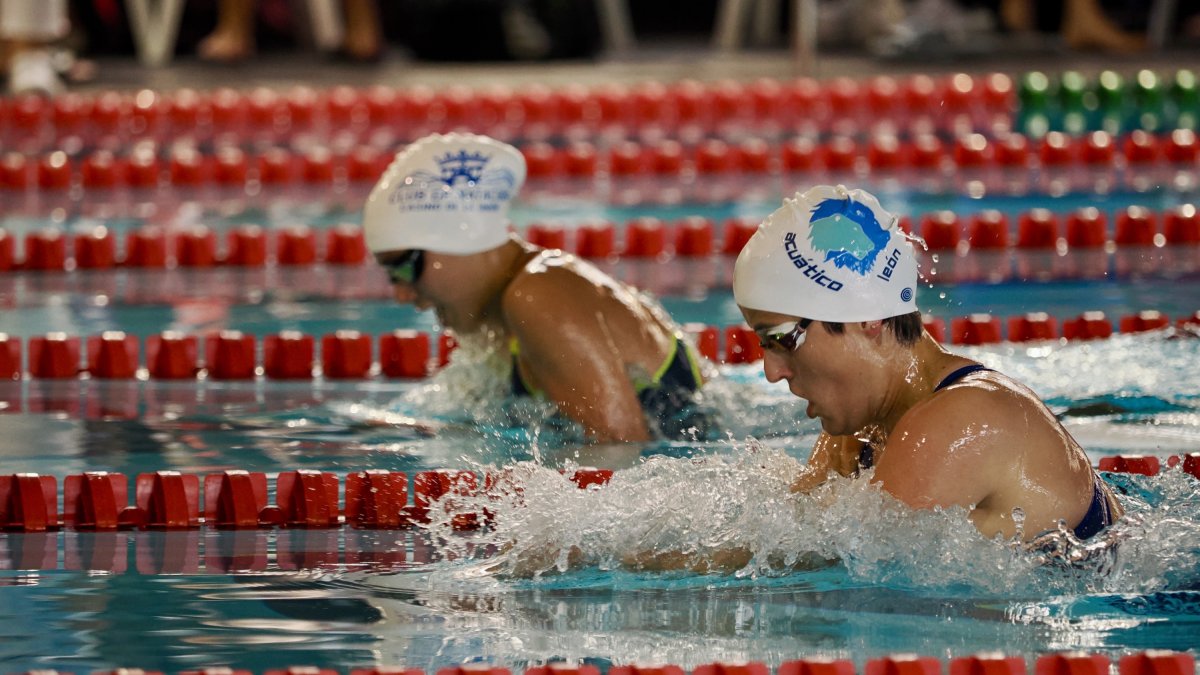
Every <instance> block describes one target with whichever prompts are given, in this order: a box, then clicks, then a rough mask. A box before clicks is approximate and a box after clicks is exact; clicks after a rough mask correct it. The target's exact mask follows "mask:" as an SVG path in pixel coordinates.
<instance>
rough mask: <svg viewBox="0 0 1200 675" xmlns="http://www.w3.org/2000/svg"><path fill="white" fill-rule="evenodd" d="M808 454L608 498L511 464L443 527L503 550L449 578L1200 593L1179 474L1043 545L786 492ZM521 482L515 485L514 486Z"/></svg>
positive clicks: (1199, 501)
mask: <svg viewBox="0 0 1200 675" xmlns="http://www.w3.org/2000/svg"><path fill="white" fill-rule="evenodd" d="M797 467H798V462H797V460H796V459H794V458H792V457H790V456H788V455H786V454H784V453H782V452H780V451H777V450H772V449H769V448H765V447H761V446H756V445H750V446H748V447H745V448H744V449H742V451H741V452H740V453H737V454H733V455H729V456H715V455H714V456H706V457H693V458H690V459H678V458H665V457H652V458H647V459H645V460H644V461H643V462H641V463H640V464H639V465H638V466H636V467H633V468H630V469H626V470H622V471H618V472H616V474H615V475H614V477H613V480H612V482H611V483H610V484H609V485H607V486H605V487H602V488H592V489H589V490H579V489H578V488H577V487H576V486H575V485H574V484H573V483H571V482H570V481H569V480H567V478H565V477H564V475H563V474H562V473H560V472H559V471H555V470H551V469H546V468H544V467H541V466H538V465H535V464H532V463H522V464H518V465H514V466H509V467H506V468H505V469H503V470H501V471H500V473H501V475H502V476H503V480H502V481H501V488H500V489H498V490H496V491H493V492H492V493H491V494H489V495H486V496H482V497H476V498H466V497H457V498H453V499H449V500H447V502H446V503H444V504H443V505H442V506H443V507H444V509H445V510H439V509H435V510H434V511H435V514H436V516H437V517H435V519H434V522H433V523H431V525H430V526H429V527H430V530H431V532H432V533H433V534H434V535H435V537H436V538H437V539H439V540H440V541H441V542H442V546H443V547H444V550H445V553H446V554H447V557H448V558H451V559H455V560H462V559H464V558H469V557H471V555H472V553H473V552H478V551H482V550H487V551H495V550H499V551H501V552H500V553H498V554H495V555H490V556H487V560H486V561H485V562H483V563H473V564H471V565H468V566H466V567H458V566H455V565H451V566H449V567H448V568H446V569H445V570H444V572H445V573H446V574H447V579H446V581H447V582H450V580H451V579H453V583H458V582H461V581H463V579H464V578H470V577H479V576H487V575H500V576H516V577H525V576H531V577H535V578H537V577H541V576H544V575H547V574H550V575H553V574H556V573H563V572H570V571H571V570H575V569H587V568H595V569H599V570H613V569H621V568H629V567H634V568H637V567H639V564H638V561H642V562H644V561H645V560H647V555H646V554H649V553H658V554H661V553H664V552H672V553H677V554H678V556H675V555H672V556H670V558H671V560H672V561H673V562H674V563H679V562H680V561H682V562H683V564H684V566H685V567H686V566H689V565H691V566H694V564H695V563H697V562H699V561H706V560H711V559H714V558H716V557H719V556H720V555H721V552H723V551H728V550H735V549H742V550H745V551H747V552H748V553H749V555H750V558H749V562H747V563H746V564H745V565H744V566H740V567H739V568H737V569H736V570H735V571H733V572H732V574H733V576H734V577H736V578H745V579H748V580H756V579H762V578H769V577H787V576H790V575H795V574H804V573H806V572H807V571H811V570H813V569H819V568H820V567H822V566H825V565H840V566H842V567H843V568H844V570H845V572H846V573H847V574H848V575H849V577H850V578H851V579H852V580H854V581H858V582H864V583H870V584H875V585H879V586H883V587H887V588H890V589H918V590H921V591H936V592H938V593H943V594H950V595H964V596H968V597H970V596H976V595H986V596H995V597H1017V598H1019V597H1029V596H1038V595H1041V594H1044V593H1047V592H1053V593H1058V594H1061V593H1096V592H1104V593H1151V592H1156V591H1162V590H1177V589H1181V588H1184V589H1186V588H1192V587H1194V586H1196V585H1197V584H1198V583H1200V572H1198V571H1197V570H1198V569H1200V567H1198V566H1200V489H1198V486H1200V484H1198V483H1197V481H1196V480H1195V479H1194V478H1192V477H1191V476H1188V475H1187V474H1184V473H1182V472H1181V471H1179V470H1176V469H1172V470H1169V471H1167V472H1165V473H1164V474H1163V475H1161V476H1159V477H1155V478H1146V479H1144V480H1137V481H1134V480H1133V479H1131V478H1130V477H1128V476H1119V477H1116V478H1115V479H1114V482H1116V483H1117V485H1118V488H1120V491H1121V492H1122V495H1121V500H1122V503H1123V504H1124V505H1125V507H1126V509H1127V514H1126V516H1125V517H1124V518H1123V519H1122V520H1121V521H1120V522H1119V523H1118V524H1117V525H1115V526H1114V527H1112V528H1110V529H1109V530H1108V531H1106V532H1105V533H1104V534H1102V535H1101V536H1098V537H1096V538H1093V539H1092V540H1088V541H1083V542H1081V541H1079V540H1078V539H1076V538H1075V537H1074V536H1073V534H1071V533H1070V532H1068V531H1067V530H1066V528H1063V530H1062V531H1059V532H1051V533H1046V534H1044V535H1043V536H1042V537H1040V538H1039V540H1038V542H1037V545H1036V546H1034V547H1027V546H1025V545H1023V544H1020V543H1019V542H1014V541H1004V540H1002V539H1000V538H997V539H987V538H985V537H983V536H982V535H980V534H979V533H978V531H977V530H975V528H974V526H973V525H972V524H971V522H970V521H969V520H968V518H967V515H968V514H967V512H966V510H964V509H959V508H953V509H947V510H935V511H917V510H912V509H909V508H906V507H905V506H903V505H902V504H900V503H899V502H897V501H896V500H894V499H893V498H891V497H890V496H888V495H887V494H885V493H883V492H881V491H880V490H878V489H877V488H876V486H874V485H873V484H871V483H870V481H869V480H867V479H866V478H865V477H864V478H860V479H857V480H851V479H839V480H834V481H832V482H830V483H829V484H828V485H826V486H824V487H822V488H821V489H819V490H817V491H815V492H813V493H811V494H807V495H797V494H792V493H790V492H789V490H788V485H789V483H790V479H791V476H792V475H794V473H795V471H796V470H797ZM505 486H507V489H506V488H505ZM485 508H486V509H487V510H488V511H489V512H491V513H492V514H494V526H493V527H492V528H491V529H488V530H485V531H482V532H480V533H478V534H477V535H475V536H463V535H462V534H461V533H453V532H452V531H451V529H450V519H451V516H452V515H453V514H455V513H463V512H480V511H481V510H483V509H485Z"/></svg>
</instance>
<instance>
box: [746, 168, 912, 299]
mask: <svg viewBox="0 0 1200 675" xmlns="http://www.w3.org/2000/svg"><path fill="white" fill-rule="evenodd" d="M916 284H917V262H916V256H915V254H914V253H913V248H912V244H911V243H910V242H909V241H908V239H907V238H906V237H905V236H904V234H903V233H901V232H900V231H899V228H897V227H896V218H895V216H893V215H892V214H891V213H888V212H887V211H886V210H884V208H883V207H882V206H880V205H879V202H878V200H876V199H875V197H874V196H872V195H870V194H868V193H866V192H864V191H862V190H847V189H846V188H845V187H843V186H841V185H838V186H836V187H833V186H828V185H821V186H817V187H814V188H812V189H810V190H809V191H808V192H805V193H803V194H801V193H797V194H796V195H795V196H794V197H792V198H791V199H785V200H784V202H783V206H782V207H780V208H779V209H778V210H776V211H775V212H774V213H772V214H771V215H770V216H767V218H766V220H764V221H763V223H762V224H761V225H759V228H758V231H757V232H755V233H754V236H752V237H751V238H750V241H749V242H747V243H746V246H745V248H743V249H742V252H741V254H740V255H739V256H738V259H737V263H736V264H735V265H734V276H733V293H734V297H735V298H736V300H737V303H738V304H739V305H741V306H742V307H746V308H748V309H757V310H761V311H767V312H776V313H779V314H788V315H791V316H798V317H802V318H808V319H815V320H817V321H836V322H852V321H873V320H878V319H886V318H888V317H891V316H897V315H900V314H908V313H909V312H915V311H916V310H917V305H916V291H915V289H916Z"/></svg>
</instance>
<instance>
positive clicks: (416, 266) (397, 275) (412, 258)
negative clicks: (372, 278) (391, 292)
mask: <svg viewBox="0 0 1200 675" xmlns="http://www.w3.org/2000/svg"><path fill="white" fill-rule="evenodd" d="M379 264H380V265H382V266H383V267H384V269H386V270H387V273H388V278H389V279H391V280H392V285H393V286H394V285H396V284H406V285H408V286H411V285H413V284H415V283H417V279H420V278H421V272H424V271H425V251H424V250H422V249H419V248H413V249H409V250H407V251H405V252H404V253H401V254H400V255H398V256H396V257H395V258H392V259H391V260H388V261H386V262H381V263H379Z"/></svg>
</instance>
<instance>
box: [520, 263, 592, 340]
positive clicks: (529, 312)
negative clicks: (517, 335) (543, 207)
mask: <svg viewBox="0 0 1200 675" xmlns="http://www.w3.org/2000/svg"><path fill="white" fill-rule="evenodd" d="M576 261H577V259H576V258H575V256H573V255H571V254H569V253H563V252H561V251H557V250H553V249H548V250H545V251H539V252H538V253H537V254H535V255H534V256H532V257H531V258H530V259H529V260H528V261H526V263H525V264H524V265H523V266H522V268H521V270H520V271H519V272H518V273H517V274H516V275H514V276H513V278H512V280H511V281H510V282H509V283H508V285H507V286H506V287H505V288H504V292H503V294H502V295H501V307H502V309H503V311H504V314H505V316H506V318H508V319H509V320H510V321H511V320H514V319H515V320H516V321H518V322H521V321H526V320H529V321H535V322H537V323H540V320H542V319H545V318H546V317H551V316H553V317H555V320H556V321H564V320H568V319H569V318H570V315H571V314H573V312H572V311H571V310H572V309H573V308H576V307H580V306H581V305H587V304H590V303H589V302H588V301H587V298H588V297H589V295H591V294H594V293H595V291H596V284H595V283H594V282H592V281H591V280H589V279H588V278H586V277H585V276H582V275H580V274H579V272H578V270H577V269H576V268H575V265H574V263H575V262H576ZM549 308H553V310H554V311H553V312H550V311H548V309H549Z"/></svg>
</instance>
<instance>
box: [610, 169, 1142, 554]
mask: <svg viewBox="0 0 1200 675" xmlns="http://www.w3.org/2000/svg"><path fill="white" fill-rule="evenodd" d="M916 290H917V261H916V257H915V255H914V253H913V248H912V244H911V243H909V241H908V240H907V238H906V237H905V236H904V235H903V233H901V232H900V230H899V228H898V227H897V225H896V218H895V217H894V216H892V215H891V214H890V213H888V212H887V211H885V210H884V209H883V208H882V207H881V206H880V205H879V203H878V201H876V199H875V198H874V197H873V196H871V195H870V194H867V193H865V192H863V191H861V190H853V191H851V190H847V189H846V188H844V187H842V186H837V187H829V186H819V187H814V188H812V189H811V190H809V191H808V192H805V193H803V194H799V193H798V194H796V195H795V197H794V198H791V199H787V200H785V201H784V204H783V206H782V207H781V208H780V209H778V210H777V211H775V212H774V213H772V214H771V215H770V216H768V217H767V218H766V220H765V221H764V222H763V223H762V224H761V225H760V226H759V229H758V231H757V232H755V234H754V236H753V237H751V238H750V240H749V241H748V242H747V244H746V246H745V248H743V249H742V252H741V254H740V255H739V256H738V259H737V262H736V263H735V266H734V279H733V293H734V298H735V300H736V301H737V304H738V307H739V308H740V309H741V311H742V315H743V316H744V317H745V319H746V322H747V323H749V325H750V326H751V327H752V328H753V329H754V330H755V332H756V333H758V337H759V340H760V342H761V343H762V346H763V351H764V355H763V370H764V371H765V372H766V376H767V380H768V381H770V382H786V383H787V385H788V388H789V389H790V390H791V392H792V393H793V394H795V395H796V396H797V397H800V398H802V399H805V400H806V401H807V402H808V406H807V414H808V416H809V417H815V418H817V419H819V420H820V422H821V430H822V431H821V435H820V437H819V438H818V439H817V442H816V444H815V446H814V448H813V451H812V455H811V456H810V457H809V460H808V463H807V464H806V465H805V466H804V467H803V468H802V469H801V470H800V471H799V473H798V475H797V476H796V477H795V479H794V480H793V482H792V491H793V492H809V491H812V490H814V489H816V488H817V487H818V486H820V485H821V484H823V483H825V482H826V481H827V480H829V479H830V477H832V476H834V475H835V474H837V475H841V476H845V477H857V476H858V475H859V474H860V472H863V471H864V470H867V469H871V470H872V471H873V473H871V474H870V475H871V478H870V480H872V481H873V482H874V483H876V484H878V486H879V487H880V488H881V489H882V490H884V491H885V492H888V493H890V494H891V495H892V496H893V497H895V498H896V499H898V500H899V501H900V502H902V503H904V504H906V505H908V506H910V507H912V508H914V509H936V508H948V507H955V506H959V507H963V508H965V509H967V511H968V512H969V513H970V516H969V517H970V519H971V522H972V523H973V524H974V525H975V527H976V528H977V529H978V530H979V531H980V532H981V533H982V534H983V535H984V536H986V537H995V536H997V535H999V536H1002V537H1004V538H1006V539H1013V538H1015V537H1017V536H1020V538H1021V539H1022V540H1023V541H1024V542H1026V544H1027V545H1028V544H1029V543H1031V542H1034V541H1035V540H1037V539H1038V537H1039V535H1041V534H1043V533H1044V532H1048V531H1056V530H1057V529H1058V527H1059V524H1060V523H1063V524H1065V525H1066V527H1067V528H1068V529H1070V530H1072V531H1073V532H1074V534H1075V535H1076V536H1077V537H1078V538H1080V539H1088V538H1090V537H1092V536H1094V535H1095V534H1097V533H1098V532H1100V531H1101V530H1103V529H1104V528H1106V527H1107V526H1109V525H1111V524H1112V522H1113V521H1114V520H1115V519H1116V518H1118V517H1120V515H1121V507H1120V505H1119V504H1118V502H1117V500H1116V498H1115V497H1114V496H1113V494H1112V491H1111V489H1110V488H1109V487H1108V485H1107V484H1105V483H1104V481H1102V480H1101V479H1100V477H1099V476H1098V475H1097V474H1096V472H1095V471H1093V470H1092V466H1091V463H1090V462H1089V461H1088V458H1087V455H1086V454H1084V452H1083V449H1082V448H1080V446H1079V444H1078V443H1077V442H1076V441H1075V439H1074V438H1072V437H1071V434H1070V433H1068V432H1067V430H1066V429H1064V428H1063V426H1062V424H1060V423H1059V421H1058V419H1056V418H1055V416H1054V414H1053V413H1052V412H1050V410H1049V409H1048V408H1047V407H1046V406H1045V404H1044V403H1042V401H1041V400H1039V399H1038V397H1037V396H1036V395H1035V394H1034V393H1033V392H1032V391H1030V390H1029V389H1028V388H1026V387H1024V386H1022V385H1021V384H1019V383H1018V382H1015V381H1013V380H1012V379H1010V378H1008V377H1006V376H1005V375H1003V374H1001V373H998V372H996V371H994V370H992V369H990V368H987V367H985V366H983V365H982V364H980V363H977V362H975V361H972V360H970V359H967V358H964V357H962V356H957V355H955V354H952V353H950V352H948V351H946V350H945V349H944V348H942V346H941V345H940V344H938V343H937V342H936V341H935V340H934V339H933V338H932V337H931V336H930V335H929V333H927V332H925V330H924V328H923V326H922V322H921V314H920V312H919V311H918V310H917V304H916ZM1014 515H1016V517H1015V518H1014ZM1019 521H1020V522H1019ZM1018 528H1020V529H1019V531H1018ZM750 559H751V552H750V551H747V550H744V549H733V550H726V551H719V552H717V553H715V554H703V555H686V554H683V553H681V552H678V551H666V552H660V551H654V552H639V553H637V554H635V555H630V556H627V557H626V559H625V561H624V562H625V564H626V565H627V566H630V567H633V568H636V569H645V570H661V569H679V568H689V569H692V570H693V571H696V572H701V573H703V572H710V571H720V570H726V571H728V570H736V569H740V568H741V567H744V566H745V565H746V564H747V563H748V562H749V561H750Z"/></svg>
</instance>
